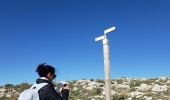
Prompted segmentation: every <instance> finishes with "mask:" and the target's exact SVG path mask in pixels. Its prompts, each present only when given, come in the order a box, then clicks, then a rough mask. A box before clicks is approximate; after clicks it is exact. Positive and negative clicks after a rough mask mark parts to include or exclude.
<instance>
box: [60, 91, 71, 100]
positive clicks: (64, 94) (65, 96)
mask: <svg viewBox="0 0 170 100" xmlns="http://www.w3.org/2000/svg"><path fill="white" fill-rule="evenodd" d="M61 95H62V97H61V98H62V100H68V98H69V90H66V89H64V90H62V94H61Z"/></svg>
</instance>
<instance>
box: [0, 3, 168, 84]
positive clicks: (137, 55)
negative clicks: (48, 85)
mask: <svg viewBox="0 0 170 100" xmlns="http://www.w3.org/2000/svg"><path fill="white" fill-rule="evenodd" d="M169 5H170V1H169V0H67V1H66V0H48V1H47V0H32V1H31V0H20V1H18V0H15V1H14V0H11V1H10V0H1V1H0V73H1V79H0V84H1V85H2V84H6V83H13V84H18V83H21V82H29V83H34V82H35V80H36V78H38V76H37V74H36V73H35V69H36V66H37V65H38V64H40V63H43V62H46V63H47V64H50V65H53V66H55V68H56V69H57V70H58V71H57V74H58V76H57V79H56V81H59V80H77V79H92V78H93V79H103V78H104V67H103V50H102V49H103V48H102V42H95V41H94V39H95V37H97V36H100V35H102V34H103V31H104V30H105V29H107V28H110V27H112V26H113V25H115V26H116V28H117V30H116V31H115V32H113V33H110V34H108V39H109V43H110V62H111V77H112V78H119V77H136V78H151V77H160V76H170V39H169V38H170V12H169V9H170V6H169Z"/></svg>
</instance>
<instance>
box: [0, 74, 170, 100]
mask: <svg viewBox="0 0 170 100" xmlns="http://www.w3.org/2000/svg"><path fill="white" fill-rule="evenodd" d="M69 84H70V87H71V92H70V100H104V95H105V92H104V81H103V80H93V79H91V80H75V81H69ZM56 85H57V84H56ZM20 88H21V87H20V86H18V88H16V87H15V88H13V87H11V88H9V87H8V88H7V87H5V86H1V88H0V97H1V98H0V100H17V99H16V98H17V96H18V95H19V94H20V92H21V89H20ZM19 90H20V91H19ZM111 95H112V100H170V78H169V77H161V78H153V79H144V78H143V79H141V78H140V79H136V78H119V79H114V80H111ZM2 98H3V99H2ZM4 98H5V99H4Z"/></svg>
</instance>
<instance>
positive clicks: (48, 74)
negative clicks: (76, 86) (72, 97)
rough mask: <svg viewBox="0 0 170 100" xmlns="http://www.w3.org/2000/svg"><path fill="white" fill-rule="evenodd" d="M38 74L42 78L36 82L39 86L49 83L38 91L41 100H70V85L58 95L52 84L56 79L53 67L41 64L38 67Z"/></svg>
mask: <svg viewBox="0 0 170 100" xmlns="http://www.w3.org/2000/svg"><path fill="white" fill-rule="evenodd" d="M36 72H37V73H38V75H39V76H40V78H39V79H37V80H36V83H37V84H40V83H48V84H47V85H45V86H44V87H42V88H41V89H40V90H39V91H38V94H39V98H40V100H68V98H69V86H68V85H66V86H64V87H63V90H62V92H61V93H58V92H57V91H56V90H55V87H54V84H53V83H52V81H53V80H54V79H55V77H56V74H55V68H54V67H53V66H51V65H47V64H46V63H43V64H39V65H38V66H37V69H36Z"/></svg>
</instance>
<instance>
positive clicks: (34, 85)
mask: <svg viewBox="0 0 170 100" xmlns="http://www.w3.org/2000/svg"><path fill="white" fill-rule="evenodd" d="M47 84H48V83H40V84H37V83H34V84H33V85H32V86H31V89H36V90H37V91H39V90H40V89H41V88H42V87H44V86H46V85H47Z"/></svg>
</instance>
